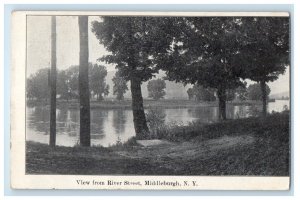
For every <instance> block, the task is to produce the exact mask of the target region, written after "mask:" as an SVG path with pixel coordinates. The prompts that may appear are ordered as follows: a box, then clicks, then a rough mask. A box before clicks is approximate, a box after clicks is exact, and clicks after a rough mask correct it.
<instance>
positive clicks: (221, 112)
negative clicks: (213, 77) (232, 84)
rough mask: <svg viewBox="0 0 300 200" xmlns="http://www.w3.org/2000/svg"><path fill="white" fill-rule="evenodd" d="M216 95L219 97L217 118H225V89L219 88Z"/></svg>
mask: <svg viewBox="0 0 300 200" xmlns="http://www.w3.org/2000/svg"><path fill="white" fill-rule="evenodd" d="M217 95H218V98H219V119H220V120H226V90H225V89H224V88H219V89H218V91H217Z"/></svg>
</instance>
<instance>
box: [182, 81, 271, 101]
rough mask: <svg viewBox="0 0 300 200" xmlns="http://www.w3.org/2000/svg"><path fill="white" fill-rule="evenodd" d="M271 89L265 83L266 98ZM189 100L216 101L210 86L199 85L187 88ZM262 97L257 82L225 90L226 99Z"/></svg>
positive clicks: (259, 98)
mask: <svg viewBox="0 0 300 200" xmlns="http://www.w3.org/2000/svg"><path fill="white" fill-rule="evenodd" d="M270 92H271V90H270V87H269V86H268V85H266V93H267V99H268V96H269V94H270ZM187 94H188V98H189V100H195V101H216V100H217V98H216V97H217V95H216V90H214V89H211V88H204V87H203V86H201V85H194V86H193V87H191V88H189V89H188V90H187ZM261 99H262V91H261V87H260V85H259V84H257V83H254V84H250V85H249V86H248V87H246V86H245V85H244V86H240V87H238V88H236V89H231V90H227V91H226V101H233V100H238V101H245V100H256V101H259V100H261Z"/></svg>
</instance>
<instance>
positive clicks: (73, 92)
mask: <svg viewBox="0 0 300 200" xmlns="http://www.w3.org/2000/svg"><path fill="white" fill-rule="evenodd" d="M49 73H50V71H49V69H47V68H43V69H40V70H38V71H37V72H36V73H35V74H32V75H31V76H30V77H29V78H28V79H27V90H26V93H27V98H28V99H35V100H42V101H47V100H48V99H49V95H50V93H49V87H48V86H49V77H50V76H49ZM106 76H107V70H106V67H105V66H103V65H98V64H91V63H89V74H88V79H89V91H90V96H91V97H94V98H95V99H96V100H98V101H102V100H103V98H104V97H105V96H107V95H108V94H109V85H108V84H106V80H105V79H106ZM78 77H79V67H78V66H71V67H69V68H68V69H66V70H59V71H58V72H57V85H56V88H57V96H58V97H59V98H60V99H63V100H67V101H68V100H71V99H78V98H79V85H78V84H79V80H78ZM113 83H114V87H113V89H114V92H113V93H114V95H116V99H118V100H122V99H123V98H124V93H125V92H126V90H128V87H127V85H126V81H125V80H124V79H123V78H122V77H120V76H119V73H116V75H115V76H114V78H113Z"/></svg>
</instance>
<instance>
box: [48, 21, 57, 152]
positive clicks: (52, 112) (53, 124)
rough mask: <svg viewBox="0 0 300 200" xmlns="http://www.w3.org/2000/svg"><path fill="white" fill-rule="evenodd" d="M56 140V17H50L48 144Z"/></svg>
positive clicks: (51, 144) (52, 143)
mask: <svg viewBox="0 0 300 200" xmlns="http://www.w3.org/2000/svg"><path fill="white" fill-rule="evenodd" d="M55 142H56V17H55V16H52V17H51V70H50V141H49V144H50V146H52V147H54V146H55Z"/></svg>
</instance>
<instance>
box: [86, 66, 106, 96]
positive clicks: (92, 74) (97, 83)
mask: <svg viewBox="0 0 300 200" xmlns="http://www.w3.org/2000/svg"><path fill="white" fill-rule="evenodd" d="M89 68H90V70H89V82H90V90H91V93H92V94H93V95H96V98H97V100H98V101H101V100H103V97H104V96H107V95H108V94H109V85H108V84H106V80H105V78H106V76H107V70H106V67H105V66H103V65H98V64H90V65H89Z"/></svg>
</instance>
